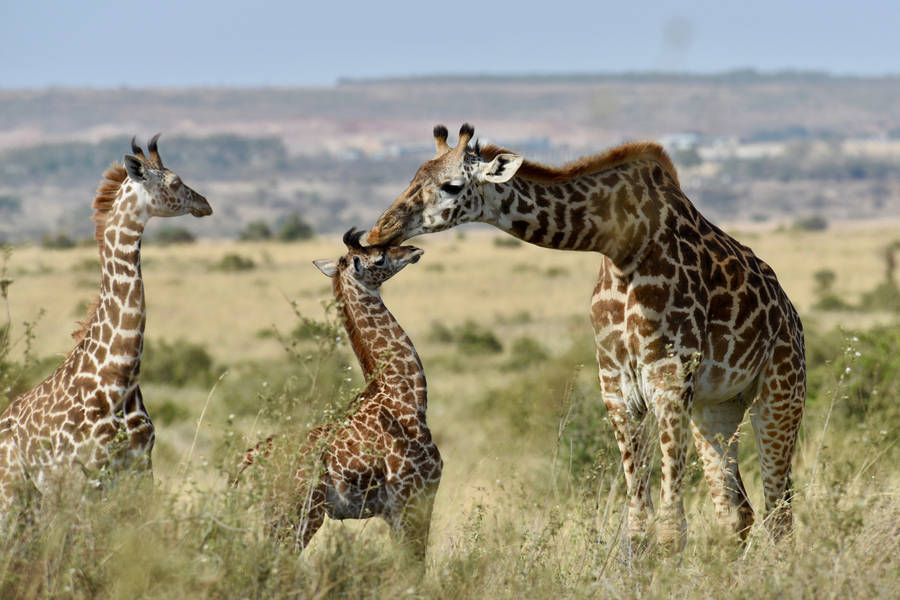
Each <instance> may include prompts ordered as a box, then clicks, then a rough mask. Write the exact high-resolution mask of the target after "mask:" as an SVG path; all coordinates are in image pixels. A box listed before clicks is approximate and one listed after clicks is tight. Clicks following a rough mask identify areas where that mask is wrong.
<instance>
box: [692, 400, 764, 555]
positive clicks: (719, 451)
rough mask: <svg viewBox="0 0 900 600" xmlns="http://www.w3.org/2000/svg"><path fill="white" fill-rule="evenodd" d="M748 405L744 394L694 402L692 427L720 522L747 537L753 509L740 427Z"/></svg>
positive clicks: (742, 537)
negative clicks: (744, 472)
mask: <svg viewBox="0 0 900 600" xmlns="http://www.w3.org/2000/svg"><path fill="white" fill-rule="evenodd" d="M745 411H746V406H745V404H744V402H743V401H742V399H741V398H740V397H735V398H732V399H731V400H728V401H726V402H722V403H719V404H711V405H707V406H697V405H694V410H693V413H692V415H691V428H692V430H693V434H694V444H695V445H696V447H697V454H699V455H700V459H701V460H702V461H703V474H704V475H705V476H706V483H707V485H708V486H709V494H710V496H711V497H712V501H713V505H715V507H716V516H717V517H718V518H719V522H720V523H722V524H723V525H725V526H726V527H728V528H729V529H730V530H731V531H733V532H734V533H736V534H738V536H739V537H740V538H741V540H745V539H746V538H747V534H748V533H749V532H750V527H751V526H752V525H753V508H752V507H751V506H750V500H749V499H748V498H747V491H746V490H745V489H744V482H743V481H742V480H741V473H740V470H739V469H738V457H737V450H738V442H739V437H738V434H737V432H738V427H739V426H740V424H741V421H742V420H743V418H744V413H745Z"/></svg>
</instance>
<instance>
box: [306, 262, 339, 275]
mask: <svg viewBox="0 0 900 600" xmlns="http://www.w3.org/2000/svg"><path fill="white" fill-rule="evenodd" d="M312 262H313V264H314V265H316V268H317V269H319V270H320V271H322V273H324V274H325V275H326V276H327V277H334V274H335V273H337V263H336V262H334V261H333V260H329V259H327V258H320V259H319V260H314V261H312Z"/></svg>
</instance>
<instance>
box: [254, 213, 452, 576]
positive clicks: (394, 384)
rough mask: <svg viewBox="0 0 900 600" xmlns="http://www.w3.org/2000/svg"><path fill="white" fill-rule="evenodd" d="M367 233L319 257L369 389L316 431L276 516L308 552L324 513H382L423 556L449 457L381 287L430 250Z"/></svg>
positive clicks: (420, 374)
mask: <svg viewBox="0 0 900 600" xmlns="http://www.w3.org/2000/svg"><path fill="white" fill-rule="evenodd" d="M362 233H363V232H361V231H354V230H353V229H351V230H350V231H348V232H347V233H346V234H344V243H345V244H346V245H347V249H348V252H347V254H346V255H345V256H343V257H341V258H340V259H339V260H338V261H337V262H334V261H331V260H327V259H322V260H316V261H314V263H315V265H316V267H318V269H319V270H320V271H322V273H324V274H325V275H327V276H328V277H331V278H332V280H333V287H334V297H335V299H336V300H337V305H338V307H339V309H340V311H341V316H342V320H343V322H344V327H345V328H346V330H347V336H348V338H349V340H350V344H351V345H352V346H353V351H354V352H355V353H356V357H357V359H358V360H359V363H360V365H361V366H362V371H363V376H364V377H365V380H366V382H367V385H366V388H365V390H364V391H363V392H361V393H360V395H359V396H357V398H355V399H354V401H353V403H352V404H351V406H354V407H355V409H354V411H353V413H352V414H351V415H349V416H348V417H346V420H345V421H344V422H343V423H340V424H329V425H325V426H320V427H316V428H314V429H312V430H311V431H310V432H309V435H308V437H307V443H306V445H305V446H304V447H303V449H302V451H301V453H300V462H299V465H300V466H299V467H298V469H297V471H296V474H295V484H296V488H295V490H294V492H293V500H292V501H291V503H290V504H291V506H290V507H289V508H288V511H287V513H288V516H287V518H285V519H278V521H280V522H278V523H276V524H275V529H276V530H278V533H280V534H282V535H283V534H284V533H285V529H290V530H291V534H292V536H293V537H294V540H295V545H296V547H298V548H299V549H301V550H302V549H303V548H304V547H306V545H307V544H308V543H309V540H310V539H311V538H312V536H313V535H314V534H315V533H316V531H317V530H318V529H319V527H321V525H322V522H323V521H324V520H325V515H326V514H327V515H328V516H329V517H331V518H332V519H341V520H343V519H367V518H369V517H374V516H376V515H377V516H381V517H383V518H384V519H385V520H386V521H387V522H388V524H389V525H390V526H391V529H392V530H393V531H394V532H396V533H397V534H399V535H400V537H401V539H403V541H404V542H406V543H407V544H408V545H409V547H410V549H411V550H412V551H413V552H414V554H415V555H417V556H418V557H419V558H424V556H425V549H426V546H427V543H428V530H429V527H430V522H431V509H432V506H433V504H434V496H435V494H436V493H437V488H438V484H439V483H440V480H441V469H442V467H443V461H442V460H441V455H440V453H439V452H438V449H437V446H436V445H435V443H434V441H433V440H432V439H431V431H430V430H429V429H428V424H427V423H426V422H425V410H426V400H427V389H426V383H425V371H424V370H423V368H422V363H421V361H420V360H419V355H418V354H417V353H416V349H415V348H414V347H413V344H412V341H411V340H410V339H409V336H407V335H406V332H404V331H403V328H402V327H400V325H399V324H398V323H397V320H396V319H395V318H394V316H393V315H392V314H391V312H390V311H389V310H388V309H387V307H385V305H384V302H383V301H382V300H381V295H380V293H379V288H380V287H381V284H382V283H384V282H385V281H387V280H388V279H390V278H391V277H392V276H393V275H395V274H396V273H397V272H399V271H400V270H401V269H402V268H403V267H405V266H406V265H408V264H410V263H415V262H418V260H419V257H420V256H422V250H420V249H418V248H414V247H412V246H395V247H392V248H379V247H373V246H370V247H366V248H364V247H362V246H361V245H360V243H359V238H360V237H361V236H362ZM265 444H266V447H265V448H264V447H263V445H262V444H260V445H257V446H256V447H255V448H251V449H250V450H248V451H247V453H246V455H245V456H244V459H243V461H242V462H241V464H240V466H239V468H238V473H240V472H242V471H243V470H244V469H246V468H247V467H248V466H249V465H250V464H252V463H253V460H254V458H255V457H256V456H257V455H258V454H259V453H260V452H263V453H265V454H269V453H270V452H272V438H269V439H268V440H266V442H265ZM285 522H286V523H285ZM285 524H286V525H287V526H286V527H285Z"/></svg>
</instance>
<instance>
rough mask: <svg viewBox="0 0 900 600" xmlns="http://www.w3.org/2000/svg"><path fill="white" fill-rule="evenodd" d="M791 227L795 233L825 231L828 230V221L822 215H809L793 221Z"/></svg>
mask: <svg viewBox="0 0 900 600" xmlns="http://www.w3.org/2000/svg"><path fill="white" fill-rule="evenodd" d="M791 227H792V228H793V229H796V230H797V231H825V230H826V229H828V219H826V218H825V217H823V216H822V215H809V216H807V217H800V218H798V219H795V220H794V222H793V224H792V225H791Z"/></svg>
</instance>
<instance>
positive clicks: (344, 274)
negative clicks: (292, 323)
mask: <svg viewBox="0 0 900 600" xmlns="http://www.w3.org/2000/svg"><path fill="white" fill-rule="evenodd" d="M363 233H364V232H362V231H356V229H355V228H352V229H350V230H349V231H348V232H347V233H345V234H344V244H346V246H347V254H345V255H344V256H342V257H341V258H339V259H338V260H337V261H333V260H330V259H327V258H323V259H319V260H314V261H313V264H314V265H316V267H317V268H318V269H319V270H320V271H322V273H324V274H325V275H327V276H328V277H335V276H337V277H341V278H343V279H344V280H345V281H346V280H347V279H349V280H350V281H351V282H353V283H355V284H356V285H361V286H363V287H365V288H368V289H371V290H376V289H378V288H379V287H380V286H381V284H382V283H384V282H385V281H387V280H388V279H390V278H391V277H393V276H394V275H396V274H397V273H399V272H400V271H401V270H402V269H403V267H405V266H406V265H408V264H411V263H415V262H419V258H420V257H421V256H422V254H424V252H423V250H421V249H420V248H416V247H415V246H363V245H362V244H360V241H359V239H360V238H361V237H362V235H363Z"/></svg>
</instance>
